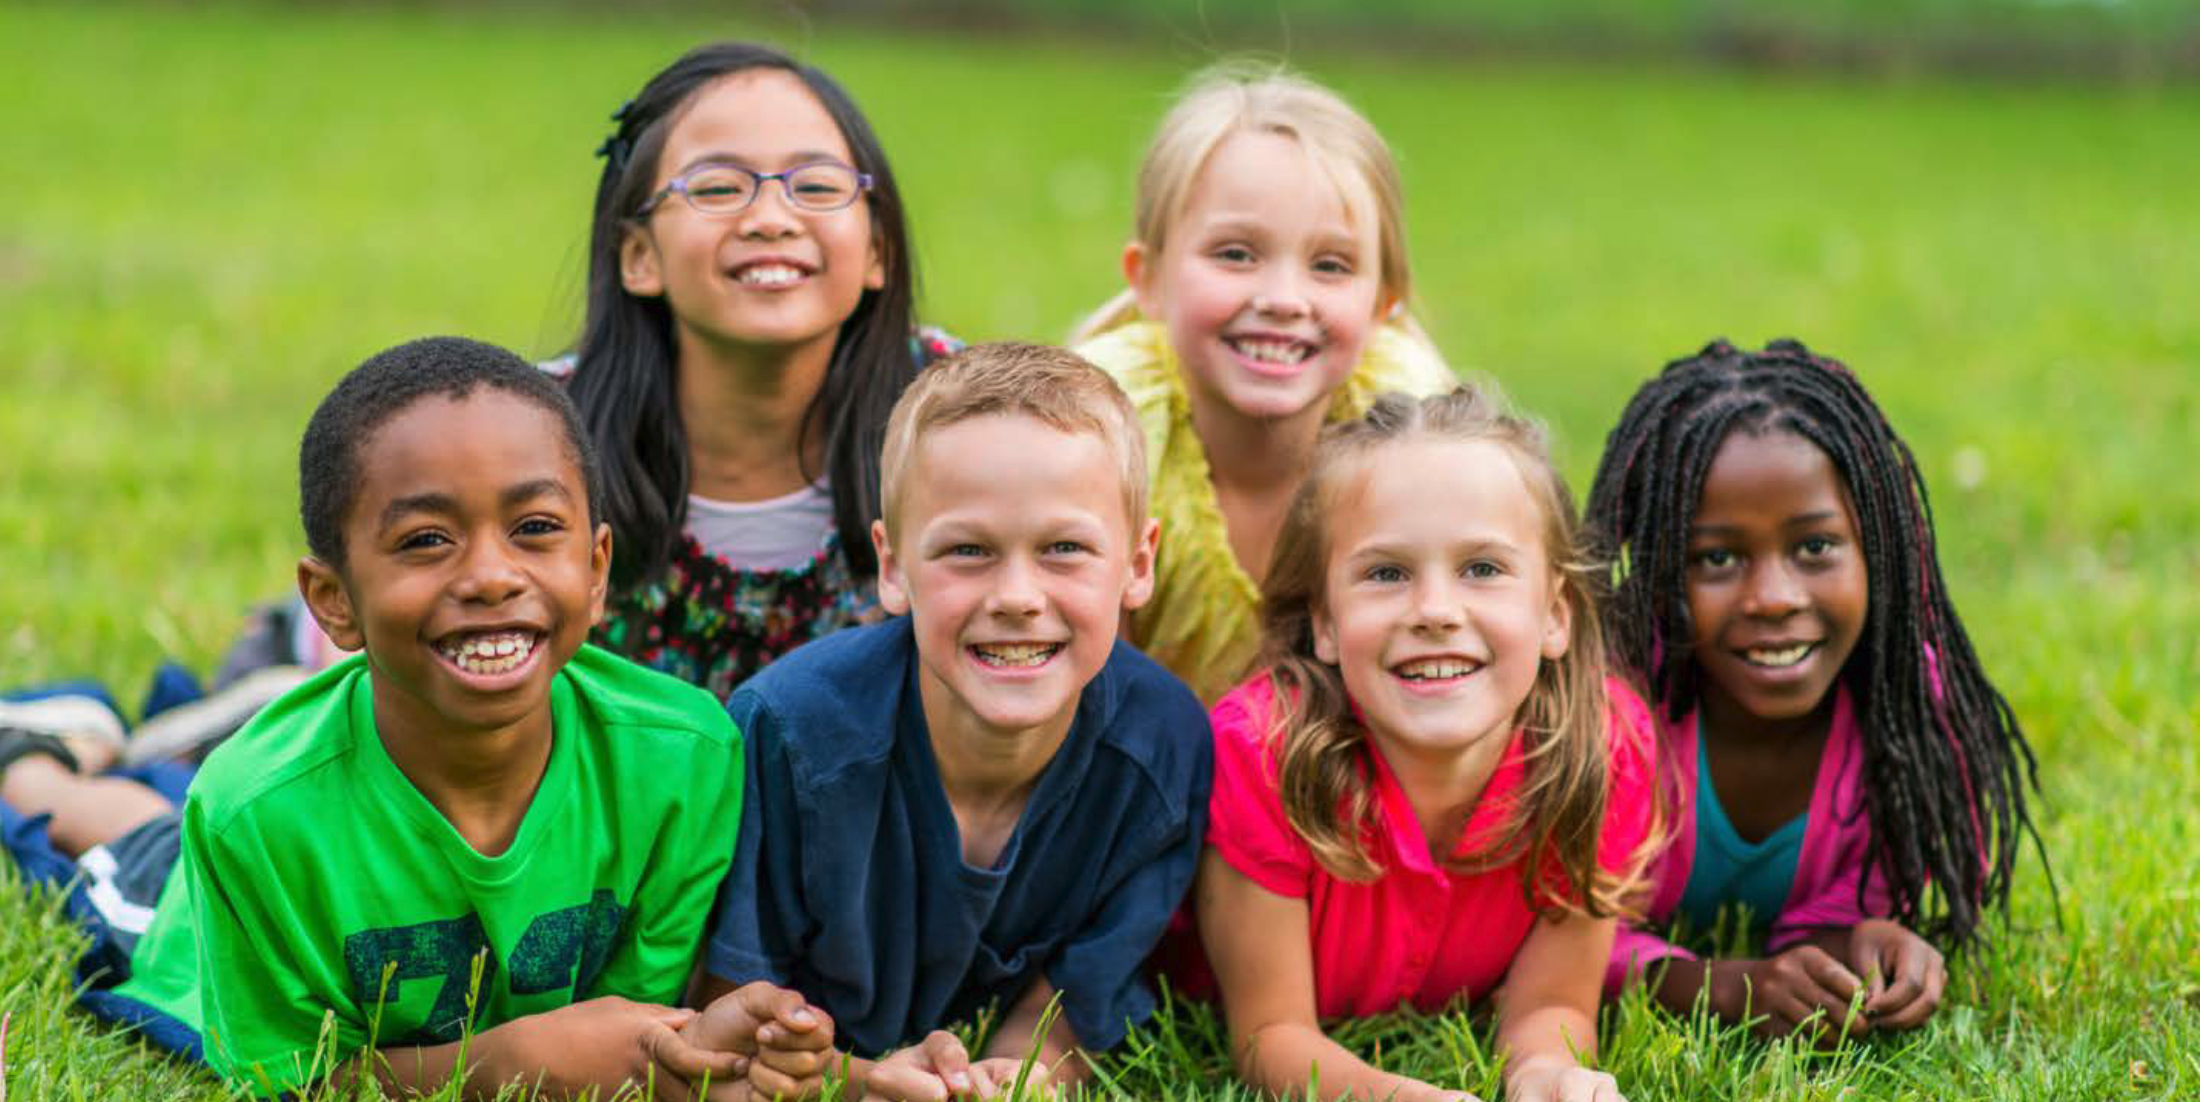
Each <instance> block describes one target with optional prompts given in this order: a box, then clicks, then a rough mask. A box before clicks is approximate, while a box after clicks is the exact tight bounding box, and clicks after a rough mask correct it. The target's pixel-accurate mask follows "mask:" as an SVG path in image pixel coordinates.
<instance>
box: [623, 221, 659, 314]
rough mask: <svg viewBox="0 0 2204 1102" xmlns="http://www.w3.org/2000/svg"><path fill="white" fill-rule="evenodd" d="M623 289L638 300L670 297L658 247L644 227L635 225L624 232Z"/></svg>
mask: <svg viewBox="0 0 2204 1102" xmlns="http://www.w3.org/2000/svg"><path fill="white" fill-rule="evenodd" d="M620 286H622V287H625V288H627V292H628V293H629V294H631V295H634V296H635V297H637V298H657V297H658V296H660V295H663V294H665V293H666V278H665V273H663V272H660V271H659V270H658V247H657V246H656V245H654V244H653V243H652V242H651V240H650V236H649V235H648V234H647V233H645V232H644V229H643V227H642V226H639V225H636V224H635V223H632V222H630V223H628V224H627V225H626V226H625V227H623V228H622V229H621V231H620Z"/></svg>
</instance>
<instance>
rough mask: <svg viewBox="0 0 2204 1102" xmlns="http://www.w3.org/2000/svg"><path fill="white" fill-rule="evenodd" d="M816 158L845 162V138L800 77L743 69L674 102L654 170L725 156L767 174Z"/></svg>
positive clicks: (668, 170)
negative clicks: (670, 124)
mask: <svg viewBox="0 0 2204 1102" xmlns="http://www.w3.org/2000/svg"><path fill="white" fill-rule="evenodd" d="M820 158H831V159H833V160H837V161H842V162H844V163H847V162H849V161H850V160H851V156H850V150H849V142H848V140H847V139H845V138H843V137H842V129H841V127H839V126H836V125H835V124H834V116H832V115H829V114H827V109H826V105H825V104H823V103H821V102H819V97H818V96H817V95H814V94H813V93H812V91H811V89H810V87H809V86H807V85H806V84H804V82H803V80H802V79H801V78H799V77H797V76H796V74H794V73H791V72H789V71H787V70H785V69H763V68H761V69H744V70H743V71H741V72H739V73H729V74H728V75H726V76H723V77H720V78H719V79H717V80H714V81H712V82H711V83H709V84H706V85H705V86H703V87H702V88H699V89H697V90H696V92H695V93H694V94H693V95H691V96H690V97H689V99H688V101H687V102H686V103H684V104H683V105H682V106H681V109H680V111H679V113H678V114H677V115H676V116H675V118H674V123H673V128H672V129H671V130H670V131H668V132H667V134H666V148H665V151H664V152H663V153H661V154H660V155H659V159H658V162H659V172H660V174H661V175H671V174H673V173H675V172H679V171H680V170H681V169H683V168H685V167H688V166H689V165H691V164H694V163H696V162H698V161H705V160H729V161H734V162H736V163H738V164H742V165H745V166H747V167H750V168H758V169H764V170H766V171H772V170H774V169H778V168H783V167H786V166H787V165H790V164H798V163H802V162H804V161H813V160H818V159H820Z"/></svg>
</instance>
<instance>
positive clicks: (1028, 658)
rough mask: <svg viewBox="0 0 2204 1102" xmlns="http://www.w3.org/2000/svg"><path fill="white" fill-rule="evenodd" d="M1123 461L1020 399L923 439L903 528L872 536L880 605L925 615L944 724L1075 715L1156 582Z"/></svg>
mask: <svg viewBox="0 0 2204 1102" xmlns="http://www.w3.org/2000/svg"><path fill="white" fill-rule="evenodd" d="M1120 470H1121V464H1120V463H1119V462H1118V460H1117V457H1116V456H1114V455H1113V454H1112V453H1111V449H1110V446H1109V445H1108V444H1107V443H1106V442H1105V441H1103V440H1102V439H1101V438H1100V437H1098V436H1096V435H1094V434H1092V433H1067V432H1060V431H1058V430H1056V429H1054V428H1051V427H1050V426H1049V425H1047V424H1045V423H1043V422H1041V421H1039V420H1036V419H1034V418H1032V417H1028V416H1024V415H1019V414H987V415H982V416H978V417H972V418H969V419H967V420H963V421H958V422H954V423H951V424H947V425H942V426H939V427H936V428H932V429H929V430H928V431H927V432H926V433H925V434H924V435H922V436H921V437H920V438H919V439H918V440H917V442H916V443H915V444H914V445H913V446H912V453H911V459H910V466H909V469H908V470H907V472H906V473H905V475H904V477H903V478H902V479H901V482H902V484H903V489H902V491H901V501H900V502H899V504H898V507H897V509H896V510H895V513H894V515H895V516H896V517H897V531H896V532H895V533H894V534H893V536H891V535H890V534H889V532H888V530H887V527H886V525H885V524H881V523H876V524H875V525H874V526H873V542H874V546H875V547H876V548H877V550H878V551H879V554H880V564H881V565H880V600H881V604H882V605H883V606H885V607H886V608H887V610H888V611H889V612H890V613H892V614H897V615H900V614H902V613H904V612H906V611H908V612H909V613H910V614H911V619H912V629H913V631H914V632H915V633H916V635H917V639H918V657H919V664H920V667H921V675H920V678H919V689H920V695H921V697H922V698H923V701H924V704H925V710H926V721H927V724H928V726H929V727H930V728H931V730H932V733H933V735H934V737H935V738H936V739H940V738H944V737H957V736H960V735H976V736H979V737H990V736H1012V737H1018V738H1031V737H1034V736H1038V739H1037V741H1045V740H1049V739H1058V738H1061V737H1062V735H1063V733H1064V732H1065V731H1067V730H1069V729H1070V726H1071V720H1072V716H1073V713H1074V712H1075V711H1076V709H1077V708H1078V705H1079V694H1080V692H1081V691H1082V690H1084V689H1085V688H1086V686H1087V682H1089V681H1091V680H1093V679H1094V675H1095V674H1096V673H1098V672H1100V670H1101V669H1102V664H1103V662H1104V661H1106V660H1107V659H1108V658H1109V655H1110V648H1111V646H1112V645H1113V644H1114V643H1115V642H1116V641H1117V625H1118V618H1119V616H1120V615H1121V614H1122V613H1124V612H1125V611H1126V610H1128V609H1132V608H1136V607H1138V606H1139V605H1140V604H1142V603H1143V602H1145V601H1146V600H1147V599H1148V594H1149V591H1150V589H1151V588H1152V587H1153V584H1154V578H1153V574H1152V571H1153V568H1154V564H1155V546H1156V526H1155V522H1154V521H1144V522H1143V523H1142V524H1141V525H1140V526H1139V527H1138V528H1135V527H1134V526H1133V525H1132V524H1131V523H1130V521H1129V519H1128V518H1127V516H1126V513H1125V501H1126V499H1125V495H1124V489H1123V487H1122V486H1121V485H1120V479H1121V476H1120V473H1119V472H1120ZM1048 749H1049V751H1050V752H1052V753H1053V750H1054V745H1053V743H1052V742H1051V743H1049V746H1048Z"/></svg>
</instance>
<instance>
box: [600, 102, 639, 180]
mask: <svg viewBox="0 0 2204 1102" xmlns="http://www.w3.org/2000/svg"><path fill="white" fill-rule="evenodd" d="M634 113H635V101H634V100H632V99H631V100H629V101H627V102H626V103H623V104H621V105H620V107H619V110H616V111H614V112H613V113H612V122H613V127H612V136H611V137H608V138H606V139H605V140H604V142H603V143H602V144H600V145H598V146H597V156H599V157H603V158H604V159H606V160H608V161H611V162H612V167H613V168H614V169H624V168H626V167H627V166H628V154H629V153H630V152H632V151H633V149H634V145H633V143H632V142H630V141H629V140H628V138H627V129H628V125H627V124H628V116H629V115H632V114H634Z"/></svg>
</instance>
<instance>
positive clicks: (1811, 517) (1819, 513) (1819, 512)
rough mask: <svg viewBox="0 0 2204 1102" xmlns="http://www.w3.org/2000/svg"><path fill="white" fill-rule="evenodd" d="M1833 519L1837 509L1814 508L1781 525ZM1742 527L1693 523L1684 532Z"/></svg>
mask: <svg viewBox="0 0 2204 1102" xmlns="http://www.w3.org/2000/svg"><path fill="white" fill-rule="evenodd" d="M1835 519H1837V511H1836V510H1835V509H1816V510H1814V511H1813V512H1811V513H1800V514H1798V515H1797V516H1793V517H1787V518H1785V519H1784V521H1783V527H1785V528H1797V527H1800V526H1802V525H1809V524H1827V523H1829V522H1830V521H1833V520H1835ZM1742 528H1743V525H1737V524H1694V525H1691V526H1690V527H1689V528H1688V529H1686V530H1685V534H1686V535H1691V536H1698V535H1727V534H1729V533H1731V532H1736V531H1739V530H1741V529H1742Z"/></svg>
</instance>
